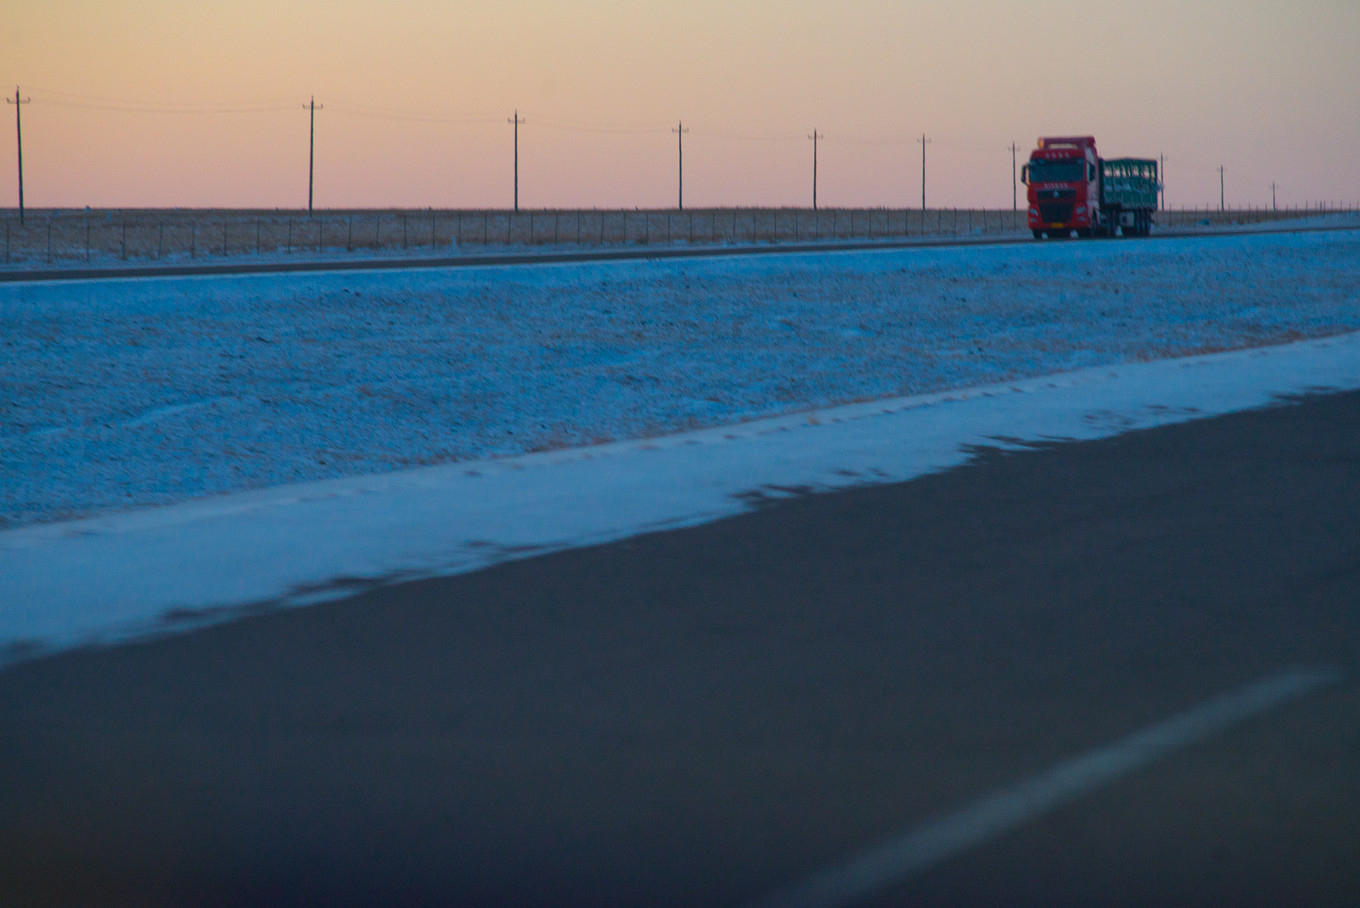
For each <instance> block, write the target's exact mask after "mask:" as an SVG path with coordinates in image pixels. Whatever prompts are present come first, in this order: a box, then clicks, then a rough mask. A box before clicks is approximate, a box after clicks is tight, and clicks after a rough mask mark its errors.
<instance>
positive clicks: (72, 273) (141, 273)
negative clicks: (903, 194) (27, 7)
mask: <svg viewBox="0 0 1360 908" xmlns="http://www.w3.org/2000/svg"><path fill="white" fill-rule="evenodd" d="M1354 229H1356V228H1355V226H1354V225H1351V224H1345V225H1339V226H1312V227H1298V226H1284V227H1277V228H1269V229H1264V230H1252V231H1250V232H1252V233H1325V232H1330V231H1337V230H1354ZM1242 232H1243V231H1242V230H1240V229H1236V228H1231V227H1225V228H1219V229H1207V230H1194V231H1184V230H1165V231H1160V230H1159V231H1158V232H1157V233H1156V234H1154V238H1163V239H1165V238H1174V237H1187V236H1218V235H1227V234H1236V233H1242ZM1034 242H1035V241H1034V240H1033V239H1032V238H1031V237H1030V236H1029V235H1028V234H1024V235H1021V236H1014V235H1011V236H977V237H972V236H919V237H907V238H901V239H895V240H894V239H883V240H874V239H864V240H829V241H818V242H807V243H801V242H792V243H789V242H777V243H773V242H772V243H752V244H744V245H732V246H642V247H636V246H629V247H623V248H618V247H615V248H609V247H604V248H595V249H563V248H551V247H549V248H547V249H539V250H536V251H529V252H488V253H482V254H473V253H465V254H460V255H451V256H410V257H392V258H365V257H355V258H343V259H321V260H308V259H293V260H275V261H268V260H263V261H262V260H255V261H236V262H231V261H223V260H218V261H215V262H203V263H190V264H168V265H167V264H160V263H154V264H150V265H136V264H124V265H114V266H111V267H110V266H104V267H97V268H96V267H85V268H24V269H0V284H3V283H20V282H31V281H41V282H51V281H86V280H103V279H106V278H148V277H152V278H154V277H188V276H198V277H207V276H214V275H218V276H220V275H229V274H291V273H299V272H313V271H400V270H406V269H411V268H473V267H482V266H487V265H553V264H562V263H569V262H613V261H637V260H645V259H653V260H655V259H692V258H721V257H724V256H733V255H788V254H793V253H809V252H853V251H857V250H873V249H915V248H920V247H934V246H1004V245H1028V244H1032V243H1034ZM1050 242H1061V240H1051V241H1050ZM1086 242H1109V243H1123V242H1126V240H1124V239H1123V238H1119V239H1109V238H1107V239H1105V240H1099V239H1097V240H1094V241H1092V240H1087V241H1086Z"/></svg>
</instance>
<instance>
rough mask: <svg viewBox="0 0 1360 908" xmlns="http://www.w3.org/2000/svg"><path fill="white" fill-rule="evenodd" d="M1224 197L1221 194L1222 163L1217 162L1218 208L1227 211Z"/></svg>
mask: <svg viewBox="0 0 1360 908" xmlns="http://www.w3.org/2000/svg"><path fill="white" fill-rule="evenodd" d="M1225 199H1226V197H1225V196H1224V195H1223V165H1222V164H1219V165H1218V210H1219V211H1227V210H1228V206H1227V204H1226V201H1225Z"/></svg>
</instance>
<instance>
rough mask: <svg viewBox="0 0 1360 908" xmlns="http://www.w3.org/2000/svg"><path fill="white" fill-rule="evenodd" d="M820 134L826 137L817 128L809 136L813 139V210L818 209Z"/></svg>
mask: <svg viewBox="0 0 1360 908" xmlns="http://www.w3.org/2000/svg"><path fill="white" fill-rule="evenodd" d="M819 136H820V137H821V138H826V136H825V135H823V134H820V133H818V132H817V130H815V129H814V130H813V131H812V135H810V136H808V138H809V139H811V140H812V210H813V211H816V210H817V139H818V137H819Z"/></svg>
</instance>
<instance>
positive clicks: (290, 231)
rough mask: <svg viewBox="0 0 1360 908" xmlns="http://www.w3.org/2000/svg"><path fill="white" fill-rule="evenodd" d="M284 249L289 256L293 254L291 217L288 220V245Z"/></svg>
mask: <svg viewBox="0 0 1360 908" xmlns="http://www.w3.org/2000/svg"><path fill="white" fill-rule="evenodd" d="M285 248H286V250H287V252H288V254H289V255H292V254H293V218H292V216H291V215H290V216H289V218H288V245H287V246H286V247H285Z"/></svg>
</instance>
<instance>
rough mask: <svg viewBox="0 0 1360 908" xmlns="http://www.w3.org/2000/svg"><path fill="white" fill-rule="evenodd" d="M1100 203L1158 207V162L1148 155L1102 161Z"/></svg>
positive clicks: (1110, 205) (1134, 206) (1125, 208)
mask: <svg viewBox="0 0 1360 908" xmlns="http://www.w3.org/2000/svg"><path fill="white" fill-rule="evenodd" d="M1100 203H1101V204H1102V205H1104V206H1106V207H1108V208H1113V209H1124V210H1130V209H1137V208H1143V209H1156V207H1157V162H1156V161H1154V160H1149V159H1147V158H1114V159H1111V160H1102V161H1101V162H1100Z"/></svg>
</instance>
